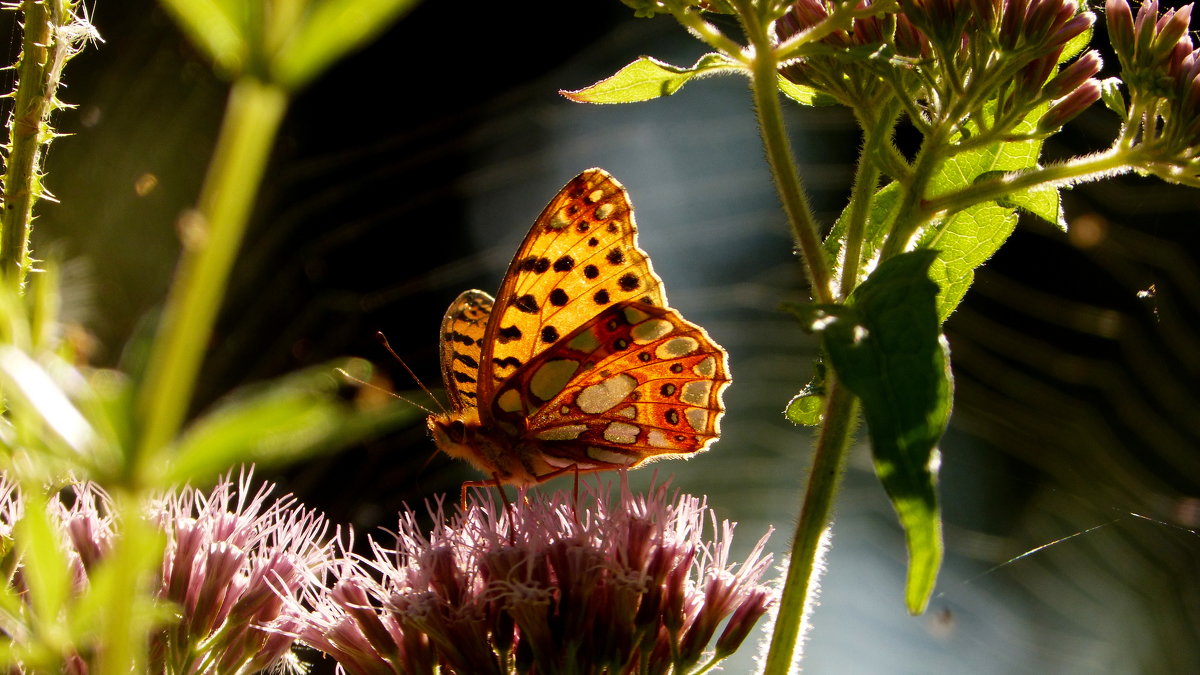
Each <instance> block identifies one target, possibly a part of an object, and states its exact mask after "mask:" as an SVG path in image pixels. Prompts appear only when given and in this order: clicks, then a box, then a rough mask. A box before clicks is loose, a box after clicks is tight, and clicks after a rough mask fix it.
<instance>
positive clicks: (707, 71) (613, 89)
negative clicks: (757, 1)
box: [558, 53, 743, 103]
mask: <svg viewBox="0 0 1200 675" xmlns="http://www.w3.org/2000/svg"><path fill="white" fill-rule="evenodd" d="M738 70H743V67H742V66H740V65H739V64H737V63H734V62H733V61H730V60H729V59H727V58H725V57H724V56H721V55H720V54H716V53H710V54H705V55H704V56H701V57H700V58H699V60H697V61H696V63H695V65H693V66H692V67H691V68H680V67H679V66H673V65H671V64H669V63H664V62H662V61H659V60H658V59H655V58H653V57H650V56H643V57H641V58H639V59H638V60H636V61H634V62H633V63H630V64H629V65H627V66H625V67H624V68H622V69H620V70H618V71H617V72H616V73H615V74H613V75H612V76H610V77H607V78H605V79H603V80H600V81H599V82H597V83H596V84H593V85H591V86H590V87H584V88H583V89H577V90H575V91H560V92H558V93H560V94H562V95H563V96H565V97H567V98H569V99H571V100H572V101H575V102H577V103H636V102H638V101H649V100H651V99H655V98H659V97H661V96H670V95H671V94H674V93H675V92H677V91H679V89H680V88H681V87H683V85H685V84H687V83H688V82H690V81H691V80H692V78H694V77H699V76H702V75H712V74H716V73H722V72H734V71H738Z"/></svg>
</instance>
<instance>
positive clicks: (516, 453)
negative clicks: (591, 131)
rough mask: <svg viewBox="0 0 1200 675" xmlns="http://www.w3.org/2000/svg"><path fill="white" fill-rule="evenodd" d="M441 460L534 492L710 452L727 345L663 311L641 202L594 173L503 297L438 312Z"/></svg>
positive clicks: (472, 297)
mask: <svg viewBox="0 0 1200 675" xmlns="http://www.w3.org/2000/svg"><path fill="white" fill-rule="evenodd" d="M441 328H442V330H441V366H442V378H443V380H444V382H445V386H446V390H447V392H448V395H449V398H450V403H451V406H452V408H453V409H452V410H451V411H449V412H445V413H440V414H433V415H430V416H429V418H428V427H429V429H430V431H431V432H432V434H433V438H434V440H435V441H436V443H437V445H438V447H439V448H440V449H441V450H442V451H443V452H445V453H446V454H448V455H450V456H452V457H456V458H459V459H465V460H467V461H468V462H470V463H471V464H473V465H474V466H475V467H476V468H477V469H479V470H480V471H482V472H483V473H485V474H487V475H488V476H491V478H492V480H490V481H483V482H480V483H475V484H476V485H483V484H493V483H495V484H511V485H517V486H527V485H533V484H537V483H541V482H543V481H545V480H548V479H550V478H553V477H554V476H557V475H559V474H561V473H564V472H566V471H571V470H574V471H577V472H593V471H605V470H610V469H626V468H632V467H636V466H638V465H640V464H642V463H644V462H646V461H649V460H653V459H661V458H665V457H679V456H689V455H693V454H695V453H698V452H700V451H702V450H705V449H706V448H707V447H708V446H709V445H710V444H712V443H713V442H714V441H715V440H716V439H717V438H718V437H719V436H720V433H721V430H720V421H721V415H722V414H723V413H724V410H725V409H724V406H723V404H722V402H721V394H722V391H723V390H724V389H725V387H726V386H727V385H728V384H729V381H730V378H729V366H728V363H727V356H726V353H725V350H724V349H722V348H721V347H720V345H718V344H717V343H715V342H713V340H712V339H711V338H710V337H709V336H708V333H706V332H705V331H704V329H703V328H701V327H700V326H697V325H696V324H694V323H691V322H689V321H687V320H686V319H684V318H683V317H682V316H680V314H679V312H677V311H675V310H674V309H671V308H670V307H669V306H668V305H667V298H666V295H665V293H664V292H663V282H662V279H660V278H659V277H658V275H657V274H655V273H654V271H653V270H652V269H651V267H650V259H649V258H648V257H647V255H646V252H645V251H643V250H642V249H640V248H638V245H637V227H636V226H635V225H634V218H633V206H632V204H631V203H630V201H629V196H628V193H627V192H626V191H625V188H624V187H623V186H622V185H621V184H620V183H618V182H617V180H616V179H615V178H613V177H612V176H611V175H609V174H608V172H606V171H604V170H603V169H588V170H587V171H584V172H583V173H581V174H579V175H578V176H576V177H575V178H574V179H573V180H571V182H569V183H567V184H566V186H564V187H563V188H562V190H560V191H559V193H558V194H557V195H555V197H554V198H553V199H551V200H550V203H549V204H548V205H547V206H546V208H545V210H543V211H542V213H541V215H540V216H538V218H537V220H536V221H534V223H533V227H532V228H531V229H530V230H529V234H527V235H526V236H525V240H524V241H523V242H522V243H521V247H520V248H519V249H518V250H517V254H516V256H515V257H514V258H513V260H512V262H511V263H510V264H509V266H508V271H507V272H506V273H505V275H504V280H503V282H502V283H501V285H500V291H499V293H498V294H497V296H496V298H495V299H493V298H492V297H491V296H490V295H488V294H487V293H485V292H483V291H479V290H470V291H465V292H464V293H462V294H461V295H459V296H458V298H457V299H455V300H454V302H453V303H451V305H450V308H449V309H448V310H447V312H446V316H445V318H444V319H443V320H442V327H441Z"/></svg>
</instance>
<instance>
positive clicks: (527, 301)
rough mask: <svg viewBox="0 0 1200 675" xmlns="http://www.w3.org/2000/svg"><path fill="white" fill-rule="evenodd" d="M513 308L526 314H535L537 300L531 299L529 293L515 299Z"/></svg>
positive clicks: (531, 295)
mask: <svg viewBox="0 0 1200 675" xmlns="http://www.w3.org/2000/svg"><path fill="white" fill-rule="evenodd" d="M513 307H516V308H517V309H519V310H521V311H522V312H525V313H526V314H537V312H538V303H537V298H535V297H533V294H531V293H526V294H525V295H522V296H521V297H519V298H517V301H516V302H514V303H513Z"/></svg>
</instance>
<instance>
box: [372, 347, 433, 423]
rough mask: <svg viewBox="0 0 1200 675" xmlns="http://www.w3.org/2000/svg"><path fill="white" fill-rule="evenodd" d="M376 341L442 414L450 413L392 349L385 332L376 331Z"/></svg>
mask: <svg viewBox="0 0 1200 675" xmlns="http://www.w3.org/2000/svg"><path fill="white" fill-rule="evenodd" d="M375 339H377V340H379V342H380V344H382V345H383V348H384V349H386V350H387V352H388V353H389V354H391V355H392V358H393V359H396V361H398V362H399V363H400V365H401V366H403V367H404V371H405V372H407V373H408V376H409V377H411V378H412V379H413V382H416V383H417V386H418V387H420V388H421V391H423V392H425V393H426V394H427V395H428V396H429V398H431V399H433V401H434V403H437V405H438V407H439V408H441V409H442V412H448V411H447V410H446V407H445V406H443V405H442V402H441V401H439V400H438V398H437V397H436V396H434V395H433V392H432V391H429V387H426V386H425V383H424V382H422V381H421V378H419V377H417V374H416V373H414V372H413V370H412V368H409V367H408V364H407V363H405V362H404V359H402V358H400V355H399V354H397V353H396V350H394V349H392V345H391V344H389V343H388V339H387V336H386V335H384V334H383V331H375ZM424 409H425V408H422V410H424ZM429 414H431V415H432V414H433V413H432V412H430V413H429Z"/></svg>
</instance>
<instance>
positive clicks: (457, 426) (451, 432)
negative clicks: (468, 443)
mask: <svg viewBox="0 0 1200 675" xmlns="http://www.w3.org/2000/svg"><path fill="white" fill-rule="evenodd" d="M446 436H448V437H449V438H450V440H452V441H454V442H455V443H462V442H463V440H465V439H466V437H467V425H466V424H464V423H463V421H462V420H454V421H453V422H451V423H450V424H449V426H447V427H446Z"/></svg>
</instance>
